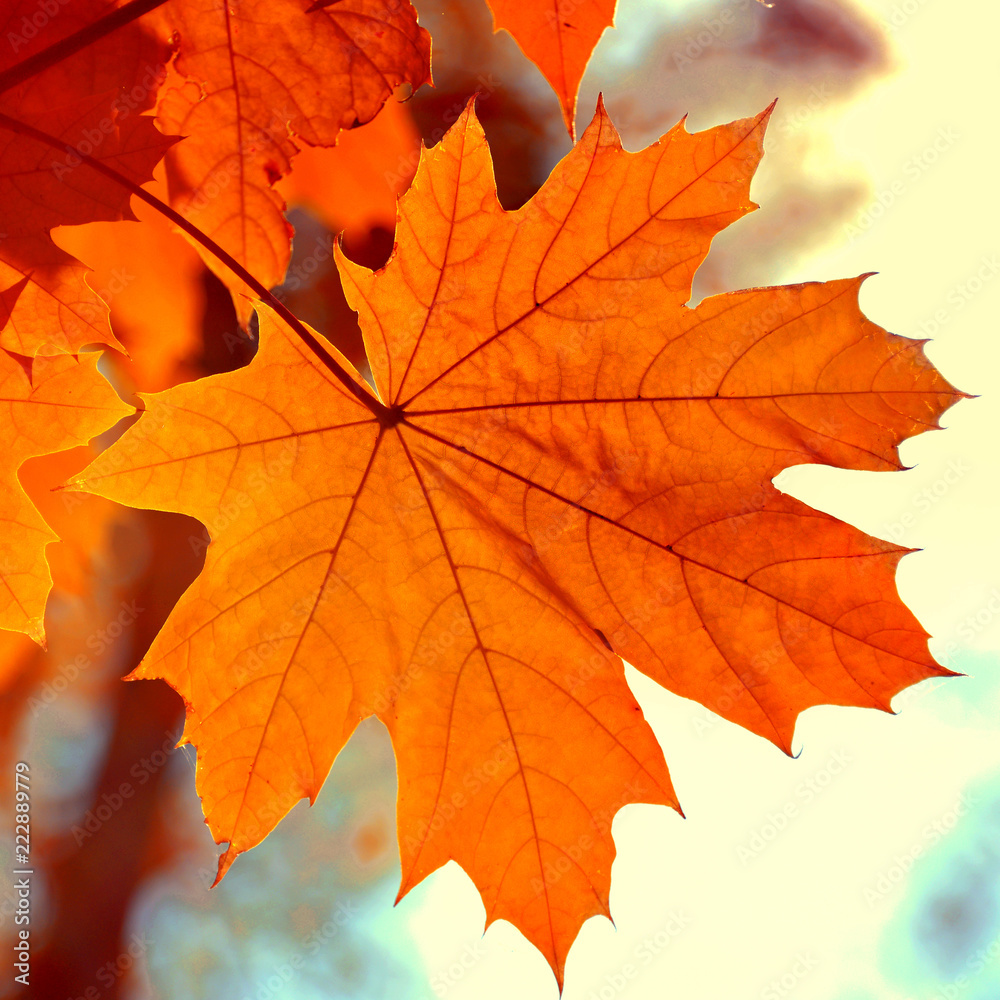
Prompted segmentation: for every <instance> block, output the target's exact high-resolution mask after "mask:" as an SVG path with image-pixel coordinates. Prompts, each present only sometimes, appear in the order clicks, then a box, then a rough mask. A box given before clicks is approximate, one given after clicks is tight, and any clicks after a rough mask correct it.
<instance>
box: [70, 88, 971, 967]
mask: <svg viewBox="0 0 1000 1000" xmlns="http://www.w3.org/2000/svg"><path fill="white" fill-rule="evenodd" d="M767 114H768V112H765V113H763V114H762V115H760V116H758V117H756V118H753V119H747V120H742V121H737V122H734V123H732V124H730V125H727V126H721V127H718V128H714V129H711V130H708V131H706V132H701V133H697V134H694V135H691V134H689V133H688V132H687V131H686V130H685V129H684V127H683V124H681V125H678V126H676V127H675V128H674V129H672V130H671V131H670V132H669V133H667V134H666V135H665V136H664V137H663V138H662V139H661V140H660V141H659V142H657V143H655V144H654V145H652V146H650V147H649V148H647V149H645V150H643V151H642V152H639V153H635V154H633V153H627V152H625V151H624V150H623V149H622V148H621V145H620V142H619V139H618V136H617V133H616V132H615V130H614V128H613V126H612V124H611V122H610V120H609V119H608V117H607V115H606V113H605V111H604V109H603V106H599V107H598V111H597V114H596V116H595V117H594V119H593V121H592V123H591V125H590V126H589V128H588V129H587V131H586V133H585V135H584V136H583V137H582V139H581V141H580V143H579V144H578V145H576V146H575V147H574V148H573V150H572V151H571V152H570V153H569V154H568V155H567V156H566V158H565V159H564V160H563V161H562V162H561V163H560V164H559V165H558V166H557V168H556V169H555V171H554V172H553V174H552V176H551V177H550V179H549V180H548V181H547V183H546V184H545V186H544V187H543V188H542V190H541V191H540V192H539V193H538V195H537V196H536V197H535V198H534V199H532V200H531V201H530V202H529V203H528V204H526V205H525V206H524V207H523V208H521V209H519V210H518V211H516V212H506V211H504V210H503V209H502V208H501V206H500V205H499V203H498V201H497V198H496V191H495V186H494V182H493V174H492V164H491V160H490V155H489V150H488V148H487V145H486V141H485V138H484V135H483V132H482V129H481V128H480V126H479V124H478V122H477V120H476V118H475V116H474V114H473V112H472V109H471V107H470V108H469V109H467V111H466V112H465V113H464V114H463V116H462V117H461V119H460V120H459V121H458V123H457V124H456V125H455V126H454V127H453V128H452V129H451V130H450V131H449V133H448V134H447V136H446V137H445V138H444V140H443V141H442V142H441V143H440V144H439V145H438V146H437V147H435V148H434V149H433V150H430V151H424V153H423V154H422V157H421V163H420V167H419V169H418V173H417V177H416V179H415V181H414V185H413V187H412V188H411V189H410V191H409V192H408V193H407V194H406V195H405V196H404V197H403V199H402V200H401V202H400V206H399V216H398V225H397V247H396V250H395V252H394V254H393V257H392V258H391V260H390V262H389V263H388V265H387V266H386V267H385V268H384V269H383V270H381V271H378V272H375V273H373V272H371V271H369V270H367V269H365V268H363V267H360V266H358V265H356V264H352V263H351V262H350V261H348V260H346V259H344V257H343V255H342V254H341V255H340V256H339V258H338V265H339V267H340V270H341V274H342V276H343V278H344V281H345V286H346V288H347V294H348V298H349V300H350V301H351V303H352V305H353V306H354V307H355V308H356V309H357V310H358V311H359V315H360V320H361V324H362V328H363V330H364V333H365V337H366V344H367V348H368V354H369V359H370V362H371V368H372V372H373V375H374V379H375V384H376V385H377V392H378V397H377V398H375V397H373V396H372V395H371V394H370V393H369V392H368V390H367V389H366V387H365V386H364V384H363V383H362V382H361V380H360V378H359V377H358V376H357V374H356V373H355V372H353V371H352V370H349V368H348V366H347V364H346V362H344V360H343V359H342V358H340V357H339V356H337V355H336V353H335V352H333V351H332V350H326V349H324V348H322V346H321V341H320V338H319V337H318V335H317V334H315V333H311V332H309V331H307V330H303V329H301V328H300V329H299V330H298V334H299V335H298V336H296V334H295V332H293V326H294V323H290V322H285V321H279V320H278V318H277V317H276V315H275V314H274V313H272V312H271V311H270V309H268V308H267V307H264V306H261V307H259V315H260V349H259V352H258V354H257V355H256V357H255V358H254V360H253V362H252V363H251V364H250V365H249V366H248V367H247V368H245V369H242V370H239V371H235V372H231V373H228V374H224V375H220V376H217V377H213V378H212V379H211V380H210V381H208V382H205V383H193V384H188V385H182V386H178V387H176V388H174V389H170V390H167V391H165V392H163V393H158V394H155V395H151V396H149V397H147V410H146V412H145V413H144V415H143V416H142V417H141V419H140V420H139V421H138V423H137V425H136V426H135V427H134V428H133V429H131V430H130V431H128V432H127V433H126V434H125V435H124V436H123V438H122V439H121V440H120V441H119V442H118V443H117V444H116V445H115V446H113V447H112V448H111V449H110V450H109V452H108V453H107V456H106V457H107V462H108V465H107V467H106V468H104V469H102V468H99V467H95V468H93V469H91V470H88V471H85V472H84V474H83V476H82V477H81V480H80V481H78V482H77V483H76V484H75V485H76V486H78V487H80V488H85V489H88V490H90V491H92V492H97V493H100V494H102V495H104V496H106V497H109V498H111V499H114V500H117V501H119V502H122V503H126V504H131V505H133V506H139V507H152V508H158V509H169V510H174V511H180V512H183V513H186V514H189V515H192V516H194V517H196V518H198V519H200V520H201V521H202V522H203V523H204V524H205V525H206V526H207V533H206V535H205V536H203V537H202V536H195V537H193V538H192V544H193V545H194V546H196V547H199V548H204V547H205V546H207V548H208V551H207V555H206V563H205V568H204V571H203V573H202V574H201V575H200V576H199V578H198V579H197V580H196V581H195V583H194V584H193V585H192V586H191V587H190V588H189V589H188V591H187V592H186V593H185V594H184V596H183V597H182V599H181V600H180V602H179V603H178V605H177V607H176V609H175V610H174V612H173V613H172V614H171V616H170V618H169V619H168V621H167V624H166V626H165V627H164V630H163V631H162V632H161V634H160V635H159V637H158V638H157V639H156V641H155V642H154V644H153V646H152V647H151V649H150V652H149V654H148V656H147V657H146V659H145V660H144V662H143V664H142V665H141V666H140V668H139V669H137V670H136V671H135V673H134V674H133V675H132V676H133V677H136V678H148V677H163V678H166V679H167V680H168V681H169V682H170V684H171V685H173V686H174V687H175V688H176V689H177V690H178V691H179V692H180V693H181V694H182V696H183V697H184V699H185V702H186V704H187V725H186V729H185V735H184V738H183V742H190V743H194V744H196V745H197V746H198V748H199V753H198V790H199V793H200V795H201V797H202V802H203V805H204V809H205V814H206V818H207V821H208V823H209V825H210V827H211V829H212V832H213V834H214V836H215V838H216V840H217V841H218V842H220V843H221V842H224V841H226V842H228V848H227V850H226V851H225V853H224V854H223V855H222V857H221V859H220V866H219V877H222V875H223V874H224V873H225V871H226V870H227V869H228V867H229V866H230V864H231V863H232V862H233V860H234V859H235V858H236V856H237V855H238V854H239V853H240V852H242V851H244V850H246V849H248V848H250V847H252V846H253V845H254V844H256V843H258V842H259V841H260V840H261V839H263V837H264V836H266V835H267V833H268V832H269V831H270V830H271V829H272V828H273V827H274V826H275V824H276V823H277V822H278V821H279V819H280V818H281V817H282V816H283V815H284V814H285V813H286V812H287V811H288V810H289V809H290V808H291V807H292V806H293V805H294V804H295V802H296V801H297V800H298V799H299V798H301V797H303V796H308V797H309V798H310V799H314V798H315V796H316V795H317V793H318V791H319V789H320V786H321V785H322V783H323V780H324V778H325V776H326V774H327V772H328V770H329V768H330V766H331V764H332V762H333V760H334V758H335V757H336V756H337V754H338V752H339V751H340V749H341V748H342V747H343V746H344V744H345V742H346V741H347V739H348V738H349V736H350V734H351V733H352V731H353V730H354V728H355V727H356V725H357V724H358V722H359V721H360V720H361V719H363V718H365V717H366V716H369V715H372V714H375V715H377V716H378V718H380V719H381V720H382V721H383V722H384V724H385V725H386V727H387V728H388V730H389V732H390V734H391V736H392V740H393V745H394V748H395V753H396V759H397V764H398V775H399V797H398V824H399V831H398V835H399V844H400V850H401V856H402V869H403V876H402V885H401V889H400V895H402V894H404V893H405V892H407V891H408V890H409V889H410V888H411V887H412V886H414V885H415V884H416V883H417V882H419V881H420V880H421V879H422V878H424V877H425V876H426V875H428V874H429V873H430V872H432V871H434V870H435V869H436V868H438V867H440V866H441V865H442V864H444V863H445V862H446V861H448V860H449V859H454V860H456V861H457V862H458V863H459V864H461V865H462V866H463V867H464V868H465V870H466V871H467V872H468V873H469V874H470V876H471V877H472V878H473V880H474V881H475V883H476V885H477V886H478V887H479V890H480V892H481V893H482V895H483V899H484V901H485V904H486V912H487V920H488V921H489V922H491V921H493V920H495V919H498V918H506V919H508V920H510V921H512V922H513V923H514V924H516V925H517V926H518V927H519V928H520V929H521V930H522V931H523V932H524V934H525V935H526V936H527V937H528V938H529V939H530V940H531V941H532V942H534V944H535V945H537V947H538V948H539V949H540V950H541V951H542V953H543V954H544V955H545V956H546V958H547V959H548V961H549V963H550V964H551V966H552V968H553V970H554V971H555V974H556V976H557V978H558V979H559V981H560V983H561V981H562V974H563V967H564V963H565V959H566V955H567V952H568V949H569V947H570V944H571V943H572V941H573V939H574V937H575V935H576V933H577V931H578V929H579V927H580V925H581V924H582V922H583V921H584V920H585V919H586V918H587V917H589V916H591V915H593V914H607V913H608V894H609V889H610V871H611V864H612V860H613V858H614V853H615V849H614V843H613V840H612V837H611V832H610V831H611V820H612V818H613V816H614V814H615V812H616V811H617V810H618V809H619V808H620V807H621V806H623V805H625V804H626V803H629V802H649V803H659V804H666V805H673V806H676V804H677V803H676V798H675V796H674V793H673V790H672V787H671V783H670V779H669V777H668V774H667V769H666V766H665V764H664V761H663V759H662V754H661V751H660V748H659V746H658V745H657V743H656V741H655V739H654V737H653V734H652V732H651V730H650V729H649V727H648V725H647V724H646V722H645V721H644V719H643V716H642V713H641V711H640V709H639V706H638V705H637V704H636V702H635V699H634V698H633V696H632V694H631V692H630V691H629V688H628V686H627V684H626V682H625V677H624V673H623V666H622V661H621V659H620V658H619V656H618V655H616V654H621V655H622V656H625V657H627V659H628V660H629V661H630V662H631V663H633V664H634V665H635V666H636V667H637V668H638V669H640V670H642V671H643V672H645V673H646V674H648V675H649V676H650V677H652V678H654V679H655V680H657V681H659V682H660V683H661V684H663V685H664V686H666V687H668V688H669V689H670V690H672V691H675V692H677V693H679V694H681V695H684V696H686V697H690V698H695V699H697V700H699V701H701V702H702V703H703V704H705V705H707V706H708V707H710V708H712V709H714V710H715V711H717V712H719V713H720V714H722V715H724V716H725V717H726V718H729V719H731V720H733V721H735V722H738V723H740V724H741V725H743V726H745V727H747V728H748V729H750V730H752V731H753V732H756V733H759V734H760V735H762V736H764V737H766V738H768V739H770V740H772V741H773V742H775V743H776V744H777V745H779V746H780V747H782V748H783V749H785V750H786V751H787V750H788V748H789V744H790V739H791V736H792V730H793V726H794V724H795V719H796V716H797V715H798V713H800V712H801V711H802V710H803V709H805V708H806V707H808V706H810V705H815V704H819V703H834V704H843V705H861V706H868V707H876V708H882V709H888V706H889V699H890V698H891V697H892V695H893V694H894V693H896V692H897V691H899V690H900V689H901V688H903V687H905V686H907V685H909V684H913V683H915V682H916V681H918V680H920V679H922V678H925V677H929V676H932V675H935V674H943V673H947V672H948V671H946V670H944V669H943V668H941V667H939V666H938V665H936V664H935V662H934V660H933V659H932V658H931V656H930V655H929V653H928V650H927V643H926V633H925V632H924V631H923V629H922V628H921V627H920V625H919V624H918V623H917V621H916V620H915V619H914V617H913V616H912V615H911V614H910V612H909V611H908V610H907V609H906V608H905V607H904V606H903V604H902V603H901V602H900V600H899V599H898V597H897V595H896V592H895V586H894V571H895V566H896V563H897V561H898V560H899V558H900V556H901V555H902V554H903V553H904V552H905V551H906V550H904V549H901V548H900V547H898V546H895V545H892V544H889V543H888V542H885V541H882V540H880V539H877V538H872V537H870V536H868V535H865V534H864V533H862V532H861V531H858V530H857V529H855V528H852V527H850V526H849V525H847V524H844V523H842V522H840V521H837V520H836V519H835V518H833V517H830V516H828V515H826V514H823V513H821V512H819V511H816V510H812V509H810V508H809V507H807V506H805V505H804V504H802V503H800V502H798V501H796V500H793V499H792V498H790V497H788V496H785V495H783V494H782V493H780V492H779V491H778V490H777V489H775V488H774V486H773V485H772V483H771V480H772V478H773V477H774V476H775V475H776V474H777V473H778V472H779V471H781V470H782V469H784V468H787V467H789V466H791V465H796V464H801V463H825V464H829V465H834V466H839V467H842V468H854V469H898V468H900V464H899V459H898V455H897V445H898V444H899V442H900V441H902V440H903V439H905V438H907V437H909V436H911V435H913V434H916V433H919V432H921V431H923V430H926V429H928V428H930V427H934V426H936V425H937V417H938V416H939V414H940V413H941V412H943V411H944V410H945V409H946V408H947V407H948V406H949V405H951V404H952V403H953V402H954V401H956V399H958V398H960V397H961V395H962V394H961V393H959V392H957V391H956V390H955V389H953V388H952V387H951V386H950V385H949V384H948V383H947V382H946V381H945V380H944V379H943V378H942V377H941V376H940V375H939V374H938V373H937V371H936V370H935V369H934V368H933V367H932V366H931V365H930V364H929V362H927V360H926V359H925V358H924V356H923V353H922V351H921V346H920V344H919V343H918V342H916V341H912V340H907V339H905V338H901V337H896V336H893V335H890V334H888V333H886V332H885V331H884V330H882V329H881V328H879V327H877V326H875V325H874V324H872V323H870V322H869V321H867V320H866V319H865V318H864V317H863V316H862V314H861V312H860V310H859V307H858V303H857V291H858V288H859V285H860V282H861V279H849V280H843V281H834V282H828V283H816V284H804V285H794V286H787V287H779V288H763V289H753V290H750V291H742V292H735V293H731V294H727V295H720V296H715V297H712V298H708V299H706V300H705V301H703V302H702V303H701V304H699V305H698V306H697V308H694V309H691V308H688V307H687V306H686V305H685V302H686V301H687V299H688V297H689V295H690V286H691V278H692V275H693V273H694V271H695V269H696V268H697V267H698V265H699V264H700V263H701V261H702V259H703V258H704V256H705V254H706V253H707V251H708V248H709V244H710V241H711V239H712V237H713V236H714V235H715V233H717V232H718V231H720V230H721V229H722V228H724V227H725V226H727V225H728V224H729V223H731V222H733V221H734V220H736V219H738V218H739V217H741V216H742V215H744V214H745V213H746V212H748V211H750V210H751V209H752V208H753V207H754V206H753V204H752V203H751V202H750V201H749V198H748V191H749V184H750V178H751V175H752V174H753V172H754V170H755V168H756V165H757V163H758V160H759V158H760V155H761V151H762V137H763V132H764V126H765V122H766V118H767ZM303 335H304V336H305V339H306V341H307V343H308V341H309V340H311V341H312V343H313V345H315V346H314V347H309V346H307V345H306V344H303V342H302V338H303ZM209 536H210V537H211V544H210V545H208V538H209Z"/></svg>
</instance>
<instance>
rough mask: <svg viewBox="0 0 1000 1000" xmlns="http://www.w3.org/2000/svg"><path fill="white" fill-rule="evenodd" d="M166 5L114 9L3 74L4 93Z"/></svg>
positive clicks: (154, 2) (134, 3)
mask: <svg viewBox="0 0 1000 1000" xmlns="http://www.w3.org/2000/svg"><path fill="white" fill-rule="evenodd" d="M164 3H166V0H131V2H130V3H127V4H125V6H124V7H119V8H118V9H117V10H113V11H112V12H111V13H110V14H106V15H105V16H104V17H101V18H98V19H97V20H96V21H94V22H93V23H92V24H88V25H87V26H86V27H85V28H81V29H80V30H79V31H76V32H74V33H73V34H72V35H67V36H66V37H65V38H63V39H61V40H60V41H58V42H56V43H55V44H54V45H50V46H49V47H48V48H47V49H42V51H41V52H36V53H35V54H34V55H33V56H29V57H28V58H27V59H25V60H23V61H22V62H19V63H18V64H17V65H16V66H11V67H10V68H9V69H7V70H5V71H4V72H3V73H0V93H3V92H4V91H5V90H10V88H11V87H16V86H17V85H18V84H19V83H24V81H25V80H28V79H30V78H31V77H33V76H35V75H37V74H38V73H41V72H42V70H46V69H48V68H49V67H50V66H54V65H55V64H56V63H57V62H61V61H62V60H63V59H66V58H67V57H68V56H71V55H73V53H75V52H79V51H80V49H85V48H86V47H87V46H88V45H92V44H93V43H94V42H96V41H97V40H98V39H99V38H103V37H104V36H105V35H110V34H111V32H112V31H117V30H118V28H121V27H123V26H124V25H126V24H129V23H130V22H131V21H134V20H135V19H136V18H138V17H142V15H143V14H148V13H149V12H150V11H151V10H155V9H156V8H157V7H160V6H162V5H163V4H164Z"/></svg>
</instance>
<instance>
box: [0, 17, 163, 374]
mask: <svg viewBox="0 0 1000 1000" xmlns="http://www.w3.org/2000/svg"><path fill="white" fill-rule="evenodd" d="M8 6H9V7H10V8H11V9H9V10H6V9H5V18H6V24H7V34H6V40H7V43H8V44H7V45H5V46H4V50H3V53H2V54H0V202H2V203H3V206H4V215H3V221H2V223H0V230H2V236H0V299H2V302H3V307H4V313H5V314H6V322H5V323H4V325H3V326H2V327H0V346H2V347H4V348H6V349H8V350H11V351H16V352H17V353H19V354H24V355H29V356H30V355H34V354H36V353H44V354H54V353H62V352H66V353H70V354H73V353H76V352H77V351H79V350H80V348H81V347H83V346H84V345H86V344H90V343H103V344H108V345H111V346H115V347H120V345H119V344H118V341H117V340H115V338H114V337H113V335H112V333H111V328H110V326H109V325H108V315H107V308H106V306H105V305H104V303H103V302H102V301H101V299H100V298H99V297H98V296H97V294H96V293H95V292H94V291H93V290H92V289H91V288H90V287H89V286H88V285H87V283H86V281H85V276H86V274H87V268H86V267H84V266H83V265H82V264H81V263H80V262H79V261H76V260H74V259H73V258H72V257H71V256H70V255H69V254H67V253H66V252H65V251H63V250H61V249H60V248H59V247H57V246H56V245H55V244H54V243H53V242H52V239H51V237H50V236H49V230H51V229H53V228H54V227H56V226H60V225H78V224H80V223H86V222H95V221H99V220H117V219H132V218H134V216H133V215H132V213H131V210H130V208H129V191H128V189H127V188H125V187H123V186H122V185H121V184H119V183H117V182H115V181H113V180H111V179H109V178H108V177H106V176H104V175H102V174H100V173H98V172H95V171H94V170H92V169H90V168H89V167H88V166H83V167H82V164H83V162H84V158H85V157H91V158H93V160H94V161H96V162H98V163H101V164H104V165H105V166H107V167H110V168H112V169H114V170H116V171H117V172H118V173H120V174H122V175H123V176H125V177H126V178H127V179H128V180H129V181H131V182H133V183H135V184H141V183H143V182H145V181H146V180H148V179H149V178H150V177H151V176H152V170H153V167H154V166H155V164H156V163H157V162H158V161H159V160H160V159H161V158H162V156H163V154H164V152H165V151H166V150H167V149H168V148H169V147H170V145H171V144H172V143H173V142H174V141H176V140H175V139H173V138H170V137H168V136H164V135H162V134H161V133H160V132H158V131H157V129H156V127H155V126H154V124H153V120H152V119H151V118H148V117H144V116H143V115H142V114H141V112H142V111H144V110H145V109H147V108H149V107H150V106H151V105H152V103H153V101H154V100H155V97H156V93H157V89H158V87H159V84H160V80H161V77H162V64H163V60H164V58H165V55H166V52H165V48H164V47H163V46H162V45H161V44H159V43H157V42H156V40H155V39H154V38H153V36H152V35H151V34H150V33H149V32H148V31H146V30H145V29H144V28H142V27H141V26H139V25H138V24H136V23H128V24H125V25H124V26H120V27H118V29H117V30H116V31H115V32H114V33H113V34H105V35H102V34H101V32H100V28H101V25H102V23H103V24H106V23H107V18H105V19H104V20H103V21H102V19H100V18H99V16H98V15H100V14H102V13H106V12H107V11H108V7H109V5H108V4H107V3H105V2H103V0H82V2H80V3H74V4H73V5H72V6H71V7H63V6H59V7H58V14H59V17H58V20H57V22H56V23H55V24H54V25H50V24H49V23H48V22H49V20H51V15H50V14H47V13H46V9H43V7H42V6H40V5H39V4H37V3H29V2H28V0H18V2H16V3H13V4H10V5H8ZM39 25H41V27H39ZM88 27H89V28H93V29H95V30H94V32H93V34H94V37H93V38H92V39H89V41H88V44H87V45H86V46H85V47H84V48H82V49H81V50H79V51H77V52H75V53H73V54H70V55H69V56H66V57H65V58H62V59H61V60H60V61H58V62H55V63H54V64H52V65H46V66H44V67H43V68H41V69H40V70H37V71H35V70H32V71H30V72H28V71H26V72H21V71H22V70H27V68H28V67H30V65H31V60H32V58H37V57H39V56H40V55H43V54H44V52H45V50H46V48H48V49H49V51H51V49H52V48H53V47H54V44H53V43H54V40H55V42H58V41H59V40H60V39H66V38H70V37H71V36H72V35H73V34H74V32H76V31H83V32H85V31H86V30H87V29H88ZM42 28H44V29H46V30H41V29H42ZM55 29H58V30H55ZM53 36H55V39H54V37H53ZM32 129H37V130H40V131H41V132H44V133H46V134H47V135H48V136H49V137H50V138H54V139H56V140H58V143H57V145H56V146H53V145H52V144H51V143H45V142H41V141H38V139H37V138H36V137H33V135H32V131H31V130H32ZM81 167H82V169H81Z"/></svg>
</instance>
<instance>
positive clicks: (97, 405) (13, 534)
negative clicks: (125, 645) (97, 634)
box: [0, 314, 132, 643]
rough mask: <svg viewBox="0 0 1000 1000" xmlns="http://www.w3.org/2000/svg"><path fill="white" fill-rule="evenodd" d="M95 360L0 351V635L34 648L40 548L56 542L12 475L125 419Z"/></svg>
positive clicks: (43, 583) (40, 600) (42, 583)
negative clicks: (25, 639) (27, 640)
mask: <svg viewBox="0 0 1000 1000" xmlns="http://www.w3.org/2000/svg"><path fill="white" fill-rule="evenodd" d="M0 317H2V314H0ZM97 360H98V355H96V354H90V355H85V356H83V357H81V358H76V357H73V356H71V355H66V354H63V355H58V356H56V357H36V358H34V359H31V358H23V357H18V356H16V355H13V354H10V353H9V352H7V351H4V350H0V413H2V415H3V422H2V427H3V430H2V431H0V454H2V456H3V457H2V459H0V481H2V485H3V489H2V490H0V527H2V531H0V629H9V630H11V631H17V632H25V633H26V634H27V635H29V636H30V637H31V638H32V639H34V640H35V641H36V642H39V643H40V642H42V641H43V637H44V631H43V627H42V618H43V614H44V611H45V600H46V598H47V597H48V594H49V590H51V588H52V576H51V574H50V572H49V566H48V563H47V562H46V560H45V546H46V545H47V544H48V543H49V542H53V541H55V540H56V537H57V536H56V533H55V532H54V531H53V530H52V529H51V528H50V527H49V526H48V525H47V524H46V523H45V520H44V519H43V517H42V516H41V514H40V513H39V512H38V510H37V509H36V508H35V506H34V504H33V503H32V502H31V500H30V499H29V497H28V495H27V493H25V491H24V488H23V487H22V485H21V483H20V482H19V481H18V477H17V471H18V468H19V467H20V466H21V464H22V463H23V462H24V461H25V459H28V458H32V457H34V456H37V455H49V454H51V453H52V452H56V451H61V450H64V449H67V448H72V447H74V446H76V445H82V444H86V443H87V441H88V439H90V438H92V437H95V436H96V435H98V434H99V433H101V431H103V430H106V429H107V428H108V427H110V426H111V425H112V424H114V423H115V422H116V421H117V420H120V419H121V418H122V417H124V416H126V415H128V414H130V413H132V408H131V407H129V406H126V405H125V404H124V403H123V402H122V401H121V400H120V399H119V398H118V397H117V396H116V395H115V393H114V390H113V389H112V388H111V386H110V385H109V384H108V382H107V381H106V380H105V379H104V378H103V376H102V375H101V374H100V373H99V372H98V371H97Z"/></svg>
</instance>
